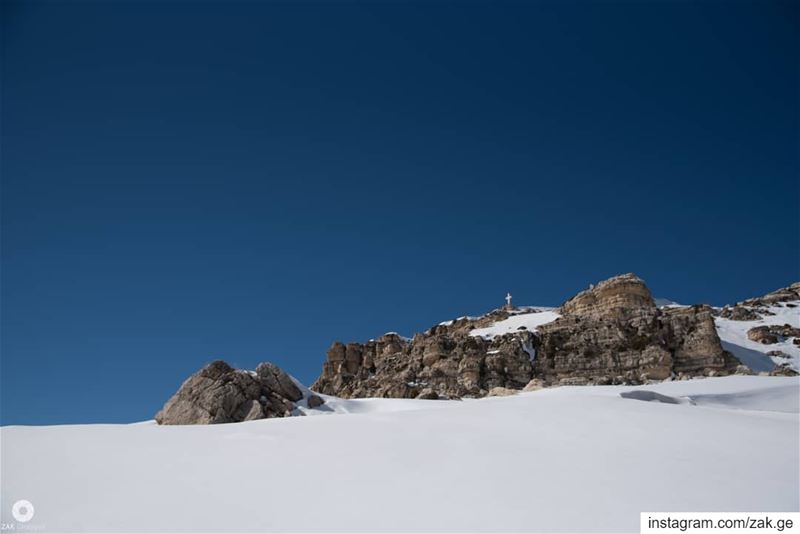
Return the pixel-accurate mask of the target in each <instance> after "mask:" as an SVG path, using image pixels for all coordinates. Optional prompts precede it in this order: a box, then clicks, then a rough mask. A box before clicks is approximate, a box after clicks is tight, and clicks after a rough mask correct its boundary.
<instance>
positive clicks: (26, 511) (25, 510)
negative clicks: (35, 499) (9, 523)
mask: <svg viewBox="0 0 800 534" xmlns="http://www.w3.org/2000/svg"><path fill="white" fill-rule="evenodd" d="M11 515H13V516H14V519H16V520H17V521H19V522H20V523H27V522H28V521H30V520H31V519H33V504H31V502H30V501H26V500H24V499H23V500H21V501H17V502H15V503H14V506H12V507H11Z"/></svg>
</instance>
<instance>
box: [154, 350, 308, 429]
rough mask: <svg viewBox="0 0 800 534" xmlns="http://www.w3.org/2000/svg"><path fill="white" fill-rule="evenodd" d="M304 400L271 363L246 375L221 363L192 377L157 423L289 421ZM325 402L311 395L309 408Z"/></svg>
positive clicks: (169, 403)
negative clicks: (287, 419)
mask: <svg viewBox="0 0 800 534" xmlns="http://www.w3.org/2000/svg"><path fill="white" fill-rule="evenodd" d="M303 398H304V395H303V392H302V391H301V390H300V388H299V387H298V386H297V385H296V384H295V383H294V381H293V380H292V378H291V377H290V376H289V375H288V374H286V373H285V372H284V371H283V370H281V369H280V368H278V367H277V366H275V365H273V364H271V363H268V362H267V363H262V364H259V366H258V367H257V368H256V370H255V371H244V370H241V369H234V368H232V367H231V366H230V365H228V364H227V363H225V362H224V361H221V360H218V361H215V362H212V363H210V364H208V365H207V366H206V367H204V368H202V369H201V370H200V371H198V372H197V373H195V374H193V375H192V376H190V377H189V378H188V379H187V380H186V381H185V382H184V383H183V384H182V385H181V387H180V389H178V391H177V392H176V393H175V394H174V395H173V396H172V397H171V398H170V399H169V400H168V401H167V403H166V404H165V405H164V408H162V409H161V411H159V412H158V413H157V414H156V416H155V419H156V422H157V423H158V424H160V425H197V424H215V423H233V422H239V421H251V420H254V419H265V418H270V417H286V416H289V415H292V414H293V412H294V411H295V409H296V407H297V404H296V403H297V402H298V401H301V400H303ZM312 399H314V400H312ZM323 402H324V401H323V400H322V398H321V397H318V396H316V395H311V396H310V397H309V398H308V407H309V408H313V407H315V406H319V405H320V404H322V403H323ZM312 403H313V404H315V406H312Z"/></svg>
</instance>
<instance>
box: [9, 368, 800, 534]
mask: <svg viewBox="0 0 800 534" xmlns="http://www.w3.org/2000/svg"><path fill="white" fill-rule="evenodd" d="M632 391H639V392H641V391H651V392H656V393H658V394H659V396H653V395H652V394H647V393H634V394H633V395H631V394H630V392H632ZM623 392H628V393H627V396H628V397H629V398H623V397H622V396H621V395H620V393H623ZM798 392H800V379H798V378H796V377H793V378H780V377H757V376H732V377H726V378H710V379H703V380H690V381H681V382H665V383H661V384H657V385H650V386H638V387H634V386H627V387H625V386H608V387H599V386H598V387H561V388H551V389H546V390H541V391H537V392H532V393H524V394H520V395H517V396H514V397H504V398H487V399H480V400H469V401H466V400H465V401H418V400H391V399H383V400H380V401H378V400H370V399H364V400H358V401H342V400H338V399H332V398H331V399H329V400H328V405H329V407H330V408H331V409H332V410H333V411H334V412H349V413H354V412H361V414H360V415H332V416H327V417H294V418H287V419H270V420H261V421H253V422H248V423H238V424H229V425H212V426H191V427H186V426H183V427H181V426H157V425H154V424H139V425H75V426H52V427H4V428H2V429H1V430H0V437H1V438H2V455H3V458H2V459H3V473H2V487H1V489H2V511H3V514H4V515H3V517H2V521H3V522H6V521H12V519H11V518H9V517H7V516H6V514H8V511H9V510H10V507H11V503H13V502H14V501H16V500H18V499H27V500H29V501H31V502H32V503H33V504H34V505H35V507H36V515H35V518H34V519H33V521H31V523H28V525H29V526H31V527H34V526H36V525H37V524H38V525H43V526H44V527H45V528H46V531H47V532H54V531H73V532H77V531H82V532H83V531H88V532H98V531H103V532H121V531H137V532H153V531H158V532H167V531H182V532H188V531H194V532H209V531H214V532H247V531H295V532H296V531H307V532H308V531H320V530H322V531H328V532H336V531H371V532H376V531H389V530H391V531H427V532H435V531H449V532H453V531H461V532H474V531H526V532H536V531H549V532H558V531H561V532H575V531H598V532H599V531H604V532H609V531H615V532H634V531H638V528H639V512H641V511H645V510H649V511H658V510H664V511H666V510H668V511H681V510H684V511H709V510H714V511H727V510H738V511H751V510H758V511H797V510H798V507H799V505H798V503H799V502H800V489H799V488H800V474H799V473H800V465H798V454H797V451H798V448H799V447H800V443H798V440H799V439H800V438H799V436H800V427H799V425H798V413H797V412H798V403H799V402H800V401H799V400H798ZM631 397H633V398H631ZM648 398H655V400H654V401H646V400H641V399H648ZM576 511H580V513H575V512H576Z"/></svg>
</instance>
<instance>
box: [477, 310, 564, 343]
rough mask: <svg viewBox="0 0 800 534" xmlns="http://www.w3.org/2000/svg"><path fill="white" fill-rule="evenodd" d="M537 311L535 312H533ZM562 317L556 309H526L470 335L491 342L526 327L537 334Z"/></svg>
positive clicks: (478, 329)
mask: <svg viewBox="0 0 800 534" xmlns="http://www.w3.org/2000/svg"><path fill="white" fill-rule="evenodd" d="M532 310H535V311H532ZM559 317H561V315H560V314H559V313H558V312H557V311H556V310H555V308H545V307H541V306H537V307H536V308H533V307H529V308H524V309H523V313H519V314H515V315H512V316H511V317H509V318H508V319H504V320H502V321H497V322H496V323H494V324H492V325H490V326H487V327H486V328H476V329H475V330H473V331H471V332H470V333H469V335H471V336H478V337H482V338H484V339H487V340H490V339H492V338H494V337H495V336H502V335H504V334H510V333H513V332H517V331H518V330H519V329H520V327H525V329H526V330H529V331H530V332H536V328H537V327H539V326H542V325H544V324H547V323H552V322H553V321H555V320H556V319H558V318H559Z"/></svg>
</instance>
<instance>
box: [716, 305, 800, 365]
mask: <svg viewBox="0 0 800 534" xmlns="http://www.w3.org/2000/svg"><path fill="white" fill-rule="evenodd" d="M784 304H791V305H794V306H795V307H793V308H792V307H789V306H785V305H784V306H769V307H767V309H768V310H769V311H770V312H772V313H773V314H774V315H764V318H763V319H759V320H757V321H731V320H730V319H724V318H722V317H716V318H715V319H714V321H715V323H716V325H717V333H718V334H719V338H720V340H722V347H723V348H724V349H725V350H727V351H729V352H731V353H732V354H733V355H734V356H736V357H737V358H739V360H740V361H741V362H742V363H743V364H745V365H746V366H748V367H749V368H750V369H752V370H753V371H755V372H762V371H767V372H769V371H771V370H772V369H773V368H774V367H775V364H780V363H787V364H789V366H790V367H792V368H793V369H794V370H795V371H798V372H800V346H798V345H795V344H794V343H792V340H791V339H783V340H781V341H780V342H778V343H773V344H770V345H763V344H761V343H757V342H755V341H751V340H750V339H748V337H747V331H748V330H750V329H751V328H755V327H756V326H765V325H773V324H775V325H783V324H789V325H792V326H794V327H798V326H800V301H794V302H787V303H784ZM776 350H777V351H780V352H783V353H784V354H785V355H786V356H787V358H779V357H775V356H768V355H767V353H768V352H771V351H776Z"/></svg>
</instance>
